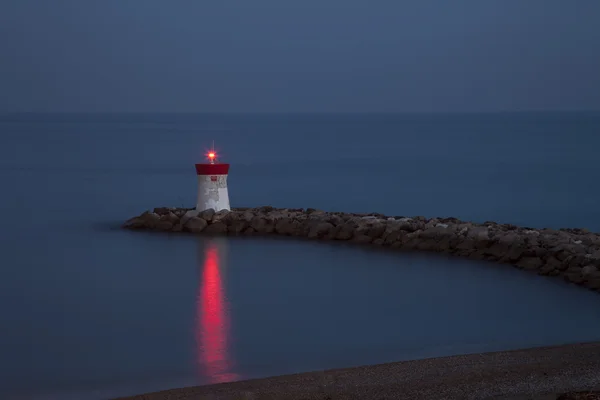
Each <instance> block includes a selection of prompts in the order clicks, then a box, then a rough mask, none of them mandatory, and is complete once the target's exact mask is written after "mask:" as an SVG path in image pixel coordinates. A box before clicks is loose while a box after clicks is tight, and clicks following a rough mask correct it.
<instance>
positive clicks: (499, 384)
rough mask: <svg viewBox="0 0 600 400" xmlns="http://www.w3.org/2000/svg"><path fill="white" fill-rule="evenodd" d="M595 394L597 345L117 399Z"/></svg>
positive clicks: (599, 374)
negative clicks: (592, 391)
mask: <svg viewBox="0 0 600 400" xmlns="http://www.w3.org/2000/svg"><path fill="white" fill-rule="evenodd" d="M594 389H595V390H600V342H595V343H583V344H572V345H563V346H554V347H540V348H532V349H525V350H515V351H503V352H493V353H483V354H469V355H462V356H452V357H440V358H431V359H425V360H415V361H404V362H398V363H389V364H380V365H372V366H364V367H357V368H348V369H337V370H330V371H319V372H309V373H302V374H295V375H285V376H277V377H271V378H264V379H253V380H248V381H240V382H232V383H224V384H218V385H208V386H198V387H190V388H182V389H172V390H167V391H162V392H157V393H151V394H143V395H138V396H133V397H127V398H122V399H121V400H191V399H206V400H217V399H218V400H221V399H227V400H233V399H248V400H250V399H252V400H257V399H281V400H288V399H294V400H296V399H298V400H299V399H303V400H304V399H306V400H308V399H311V400H312V399H315V400H326V399H330V400H342V399H344V400H345V399H411V400H417V399H424V400H425V399H426V400H435V399H449V400H450V399H465V400H468V399H511V400H524V399H533V400H550V399H552V400H555V399H561V400H569V399H597V398H600V397H592V396H596V395H592V394H591V393H590V391H591V390H594ZM569 392H571V394H569V395H566V394H565V393H569ZM573 392H582V393H581V394H579V395H576V394H574V393H573Z"/></svg>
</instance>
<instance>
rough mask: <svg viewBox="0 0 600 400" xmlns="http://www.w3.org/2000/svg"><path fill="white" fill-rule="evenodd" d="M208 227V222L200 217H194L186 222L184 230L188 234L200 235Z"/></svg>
mask: <svg viewBox="0 0 600 400" xmlns="http://www.w3.org/2000/svg"><path fill="white" fill-rule="evenodd" d="M207 225H208V222H206V220H205V219H202V218H200V217H192V218H190V219H189V220H188V221H187V222H186V224H185V225H184V226H183V229H184V230H186V231H188V232H193V233H200V232H202V231H203V230H204V229H205V228H206V226H207Z"/></svg>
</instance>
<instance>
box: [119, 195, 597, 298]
mask: <svg viewBox="0 0 600 400" xmlns="http://www.w3.org/2000/svg"><path fill="white" fill-rule="evenodd" d="M123 228H126V229H137V230H153V231H163V232H189V233H192V234H204V235H231V236H267V235H279V236H293V237H299V238H306V239H312V240H322V241H346V242H351V243H355V244H360V245H370V246H378V247H381V248H389V249H396V250H400V251H408V250H413V251H427V252H437V253H445V254H449V255H455V256H459V257H465V258H470V259H475V260H488V261H495V262H500V263H505V264H510V265H513V266H515V267H517V268H520V269H524V270H529V271H533V272H536V273H538V274H539V275H549V276H560V277H563V279H565V280H566V281H568V282H572V283H575V284H577V285H581V286H584V287H586V288H589V289H591V290H595V291H597V292H600V235H598V234H596V233H592V232H590V231H588V230H586V229H559V230H555V229H533V228H524V227H517V226H515V225H510V224H499V223H496V222H489V221H487V222H484V223H483V224H477V223H473V222H465V221H460V220H458V219H456V218H425V217H421V216H418V217H399V216H393V217H392V216H385V215H382V214H374V213H371V214H354V213H341V212H325V211H320V210H315V209H311V208H308V209H290V208H274V207H271V206H265V207H259V208H234V209H232V210H231V211H219V212H215V211H214V210H206V211H202V212H197V211H195V210H193V209H188V208H168V207H161V208H155V209H154V210H153V211H146V212H144V213H143V214H141V215H139V216H137V217H134V218H131V219H130V220H128V221H127V222H125V224H124V225H123Z"/></svg>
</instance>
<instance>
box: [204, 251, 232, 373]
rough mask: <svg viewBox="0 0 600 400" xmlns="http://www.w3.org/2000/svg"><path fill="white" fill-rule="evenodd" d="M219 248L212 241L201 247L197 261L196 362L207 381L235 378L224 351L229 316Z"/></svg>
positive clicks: (230, 363) (226, 353) (226, 348)
mask: <svg viewBox="0 0 600 400" xmlns="http://www.w3.org/2000/svg"><path fill="white" fill-rule="evenodd" d="M221 250H222V249H221V248H220V247H219V246H218V243H216V242H215V241H210V242H208V245H207V246H206V247H205V248H204V252H203V253H204V260H203V263H202V264H201V268H202V274H201V276H202V278H201V283H200V293H199V296H198V306H197V311H198V325H197V327H196V336H197V341H198V364H199V365H200V366H201V369H202V374H203V375H204V376H205V377H207V378H208V379H209V380H210V383H221V382H230V381H234V380H237V379H238V376H237V375H236V374H234V373H232V372H231V367H232V360H230V358H229V355H228V350H229V349H228V346H227V339H228V337H227V336H228V334H229V319H228V315H227V308H226V303H225V299H224V297H225V296H224V288H223V281H222V273H221V268H222V267H224V265H220V262H221V259H220V257H219V256H220V254H219V253H220V251H221Z"/></svg>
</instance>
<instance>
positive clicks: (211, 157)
mask: <svg viewBox="0 0 600 400" xmlns="http://www.w3.org/2000/svg"><path fill="white" fill-rule="evenodd" d="M216 156H217V155H216V154H215V153H213V152H212V151H211V152H210V153H208V158H210V159H211V160H212V159H214V158H215V157H216Z"/></svg>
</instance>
